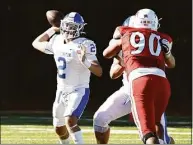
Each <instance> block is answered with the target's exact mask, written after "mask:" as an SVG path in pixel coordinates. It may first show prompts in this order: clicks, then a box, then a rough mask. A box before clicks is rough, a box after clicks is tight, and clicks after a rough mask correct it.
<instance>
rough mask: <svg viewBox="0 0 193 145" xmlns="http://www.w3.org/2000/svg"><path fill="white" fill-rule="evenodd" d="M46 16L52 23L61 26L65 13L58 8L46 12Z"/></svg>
mask: <svg viewBox="0 0 193 145" xmlns="http://www.w3.org/2000/svg"><path fill="white" fill-rule="evenodd" d="M46 17H47V20H48V22H49V24H50V25H52V26H55V27H60V20H62V19H63V17H64V15H63V14H62V13H61V12H59V11H57V10H49V11H47V12H46Z"/></svg>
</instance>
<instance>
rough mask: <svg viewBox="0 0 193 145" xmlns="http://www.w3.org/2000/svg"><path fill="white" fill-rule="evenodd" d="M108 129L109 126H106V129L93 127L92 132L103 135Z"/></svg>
mask: <svg viewBox="0 0 193 145" xmlns="http://www.w3.org/2000/svg"><path fill="white" fill-rule="evenodd" d="M108 129H109V126H107V127H101V126H97V125H94V131H96V132H100V133H104V132H106V131H107V130H108Z"/></svg>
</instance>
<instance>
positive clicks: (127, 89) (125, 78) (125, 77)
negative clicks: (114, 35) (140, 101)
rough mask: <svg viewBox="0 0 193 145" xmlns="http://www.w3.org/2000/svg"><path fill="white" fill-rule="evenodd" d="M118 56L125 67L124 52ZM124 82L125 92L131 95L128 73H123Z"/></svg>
mask: <svg viewBox="0 0 193 145" xmlns="http://www.w3.org/2000/svg"><path fill="white" fill-rule="evenodd" d="M118 56H119V57H120V58H121V60H122V61H121V65H122V66H124V62H123V52H122V50H121V51H120V52H119V53H118ZM122 82H123V87H124V90H125V91H126V92H127V93H129V81H128V79H127V73H126V71H123V79H122Z"/></svg>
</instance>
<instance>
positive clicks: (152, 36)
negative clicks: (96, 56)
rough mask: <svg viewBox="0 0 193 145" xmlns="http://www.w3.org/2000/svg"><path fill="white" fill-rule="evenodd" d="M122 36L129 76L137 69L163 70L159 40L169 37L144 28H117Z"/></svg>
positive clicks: (163, 61)
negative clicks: (151, 68) (152, 68)
mask: <svg viewBox="0 0 193 145" xmlns="http://www.w3.org/2000/svg"><path fill="white" fill-rule="evenodd" d="M119 31H120V33H121V35H122V50H123V57H124V63H125V65H126V71H127V73H128V74H129V73H130V72H131V71H132V70H134V69H137V68H150V67H156V68H159V69H162V70H165V59H164V52H163V51H162V49H161V46H160V43H159V40H160V39H166V40H168V41H169V42H170V43H171V42H172V39H171V37H170V36H169V35H167V34H164V33H160V32H157V31H153V30H150V29H144V28H131V27H123V26H121V27H119Z"/></svg>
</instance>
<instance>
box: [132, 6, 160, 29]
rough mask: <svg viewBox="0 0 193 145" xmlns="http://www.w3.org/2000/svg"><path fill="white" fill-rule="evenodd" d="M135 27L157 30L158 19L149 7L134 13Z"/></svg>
mask: <svg viewBox="0 0 193 145" xmlns="http://www.w3.org/2000/svg"><path fill="white" fill-rule="evenodd" d="M133 25H134V27H135V28H149V29H151V30H154V31H157V29H158V28H159V26H160V24H159V20H158V17H157V15H156V14H155V12H154V11H153V10H151V9H141V10H139V11H138V12H137V13H136V14H135V18H134V24H133Z"/></svg>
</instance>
